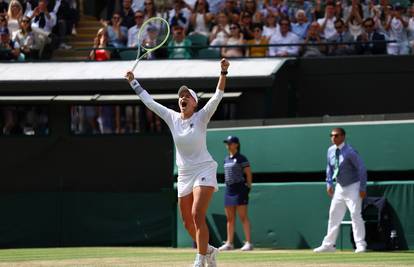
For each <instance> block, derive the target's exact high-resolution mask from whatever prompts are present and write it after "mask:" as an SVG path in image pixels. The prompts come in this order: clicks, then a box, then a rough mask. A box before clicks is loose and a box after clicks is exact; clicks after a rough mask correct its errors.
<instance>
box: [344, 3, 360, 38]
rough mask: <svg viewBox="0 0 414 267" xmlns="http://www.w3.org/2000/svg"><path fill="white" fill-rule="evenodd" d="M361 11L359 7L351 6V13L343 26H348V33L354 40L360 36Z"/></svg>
mask: <svg viewBox="0 0 414 267" xmlns="http://www.w3.org/2000/svg"><path fill="white" fill-rule="evenodd" d="M363 19H364V17H363V11H362V6H361V5H355V4H354V5H352V9H351V12H350V14H349V17H348V19H347V20H346V22H345V24H346V25H347V26H348V29H349V32H350V33H351V35H352V36H353V37H354V40H356V38H357V37H358V36H359V35H361V34H362V32H363V29H362V21H363Z"/></svg>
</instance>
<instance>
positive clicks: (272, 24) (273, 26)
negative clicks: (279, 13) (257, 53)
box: [263, 12, 279, 40]
mask: <svg viewBox="0 0 414 267" xmlns="http://www.w3.org/2000/svg"><path fill="white" fill-rule="evenodd" d="M278 32H279V26H278V24H277V23H276V16H275V15H274V14H273V13H271V12H269V13H268V14H267V16H266V24H265V26H264V27H263V36H265V37H266V38H267V39H268V40H270V38H271V37H272V36H273V35H274V34H276V33H278Z"/></svg>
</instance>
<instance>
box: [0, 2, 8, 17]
mask: <svg viewBox="0 0 414 267" xmlns="http://www.w3.org/2000/svg"><path fill="white" fill-rule="evenodd" d="M8 10H9V4H8V3H7V2H5V0H0V15H4V16H5V15H6V14H7V11H8Z"/></svg>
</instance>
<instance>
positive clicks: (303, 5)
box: [289, 0, 313, 22]
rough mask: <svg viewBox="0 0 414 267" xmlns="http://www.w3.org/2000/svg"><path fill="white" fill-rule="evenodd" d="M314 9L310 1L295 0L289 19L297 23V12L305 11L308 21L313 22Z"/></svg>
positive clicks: (290, 9)
mask: <svg viewBox="0 0 414 267" xmlns="http://www.w3.org/2000/svg"><path fill="white" fill-rule="evenodd" d="M312 9H313V6H312V4H311V3H310V2H309V1H305V0H295V1H294V4H293V5H292V6H291V7H290V8H289V19H290V20H291V21H293V22H297V21H296V19H297V12H298V11H299V10H303V11H304V12H305V17H306V18H307V21H309V22H311V21H312V20H313V15H312Z"/></svg>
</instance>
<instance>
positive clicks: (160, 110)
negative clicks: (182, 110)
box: [125, 71, 172, 126]
mask: <svg viewBox="0 0 414 267" xmlns="http://www.w3.org/2000/svg"><path fill="white" fill-rule="evenodd" d="M125 78H126V79H127V80H128V82H129V84H130V85H131V87H132V89H133V90H134V91H135V93H136V94H137V95H138V96H139V98H140V99H141V100H142V102H143V103H144V105H145V106H146V107H147V108H149V109H150V110H151V111H153V112H154V113H155V114H157V115H158V116H159V117H160V118H162V119H163V120H164V121H165V122H166V123H167V125H168V126H171V125H172V117H171V113H172V110H170V109H168V108H166V107H164V106H163V105H161V104H160V103H158V102H156V101H155V100H154V99H153V98H152V97H151V95H150V94H148V92H147V91H146V90H145V89H144V88H142V86H141V85H140V84H139V82H138V81H137V80H136V79H135V77H134V74H133V73H132V71H128V72H127V74H126V75H125Z"/></svg>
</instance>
